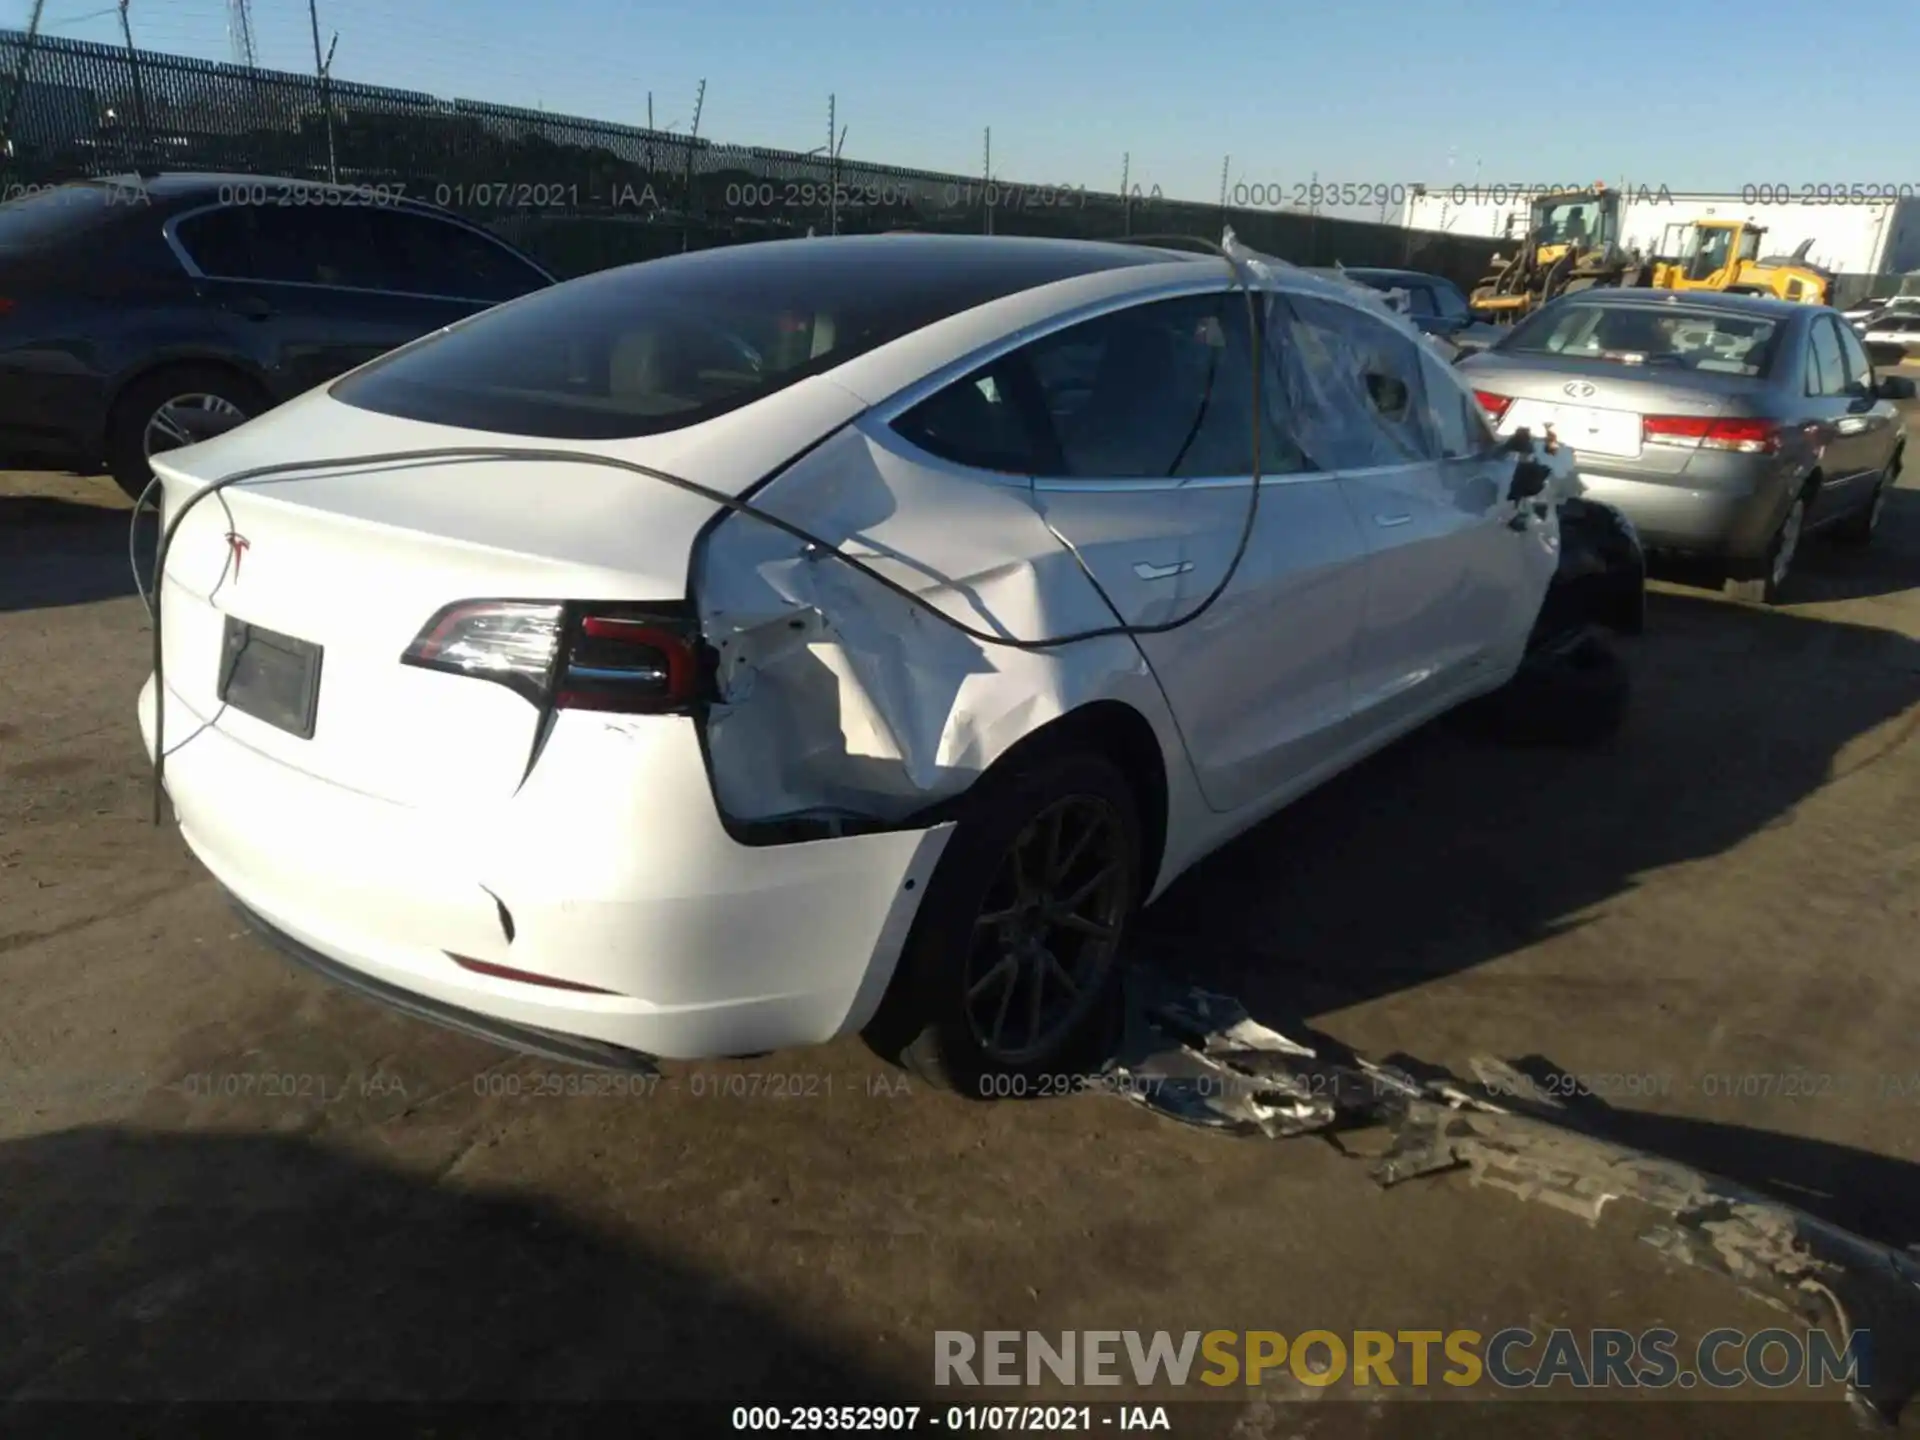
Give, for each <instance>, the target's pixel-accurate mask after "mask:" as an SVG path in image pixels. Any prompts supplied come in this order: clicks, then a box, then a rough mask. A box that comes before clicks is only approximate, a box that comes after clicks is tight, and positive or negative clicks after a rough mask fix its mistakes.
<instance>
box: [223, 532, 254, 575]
mask: <svg viewBox="0 0 1920 1440" xmlns="http://www.w3.org/2000/svg"><path fill="white" fill-rule="evenodd" d="M252 548H253V542H252V541H250V540H248V539H247V537H246V536H244V535H242V534H241V533H240V532H239V531H237V530H229V531H228V532H227V553H228V554H229V555H231V556H233V579H234V583H235V584H236V585H237V584H238V583H239V582H240V560H241V557H242V556H244V555H245V554H246V553H247V551H249V550H251V549H252Z"/></svg>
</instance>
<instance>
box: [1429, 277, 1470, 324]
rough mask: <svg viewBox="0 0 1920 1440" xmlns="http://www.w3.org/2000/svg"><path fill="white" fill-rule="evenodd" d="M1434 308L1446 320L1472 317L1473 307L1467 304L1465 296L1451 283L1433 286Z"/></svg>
mask: <svg viewBox="0 0 1920 1440" xmlns="http://www.w3.org/2000/svg"><path fill="white" fill-rule="evenodd" d="M1433 298H1434V305H1435V308H1436V309H1438V310H1439V312H1440V314H1441V316H1442V317H1443V318H1445V319H1448V320H1467V319H1470V318H1472V315H1473V307H1472V306H1470V305H1468V304H1467V297H1466V296H1464V295H1462V294H1461V293H1460V292H1459V291H1458V290H1456V289H1454V288H1453V286H1451V285H1436V286H1434V287H1433Z"/></svg>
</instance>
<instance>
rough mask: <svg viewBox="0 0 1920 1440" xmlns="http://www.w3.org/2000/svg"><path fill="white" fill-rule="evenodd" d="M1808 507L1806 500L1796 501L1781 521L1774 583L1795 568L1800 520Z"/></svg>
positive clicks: (1777, 583)
mask: <svg viewBox="0 0 1920 1440" xmlns="http://www.w3.org/2000/svg"><path fill="white" fill-rule="evenodd" d="M1806 509H1807V502H1806V501H1804V500H1796V501H1794V502H1793V508H1792V509H1791V510H1789V511H1787V518H1786V519H1785V520H1784V521H1783V522H1782V523H1781V526H1780V543H1779V544H1778V545H1777V546H1776V547H1775V548H1774V552H1773V583H1774V584H1775V585H1776V586H1777V585H1779V584H1780V583H1781V582H1782V581H1784V580H1785V579H1786V578H1787V572H1788V571H1789V570H1791V569H1792V568H1793V553H1794V551H1796V550H1798V549H1799V548H1800V522H1801V520H1802V518H1803V517H1804V516H1805V514H1806ZM1749 573H1751V572H1749Z"/></svg>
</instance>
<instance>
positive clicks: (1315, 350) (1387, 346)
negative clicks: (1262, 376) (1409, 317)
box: [1271, 295, 1442, 470]
mask: <svg viewBox="0 0 1920 1440" xmlns="http://www.w3.org/2000/svg"><path fill="white" fill-rule="evenodd" d="M1271 313H1272V314H1273V316H1274V321H1275V323H1274V327H1273V329H1274V334H1275V339H1276V340H1277V341H1278V342H1279V343H1278V345H1277V346H1276V351H1277V353H1276V355H1275V359H1276V362H1277V364H1278V367H1279V373H1280V381H1281V389H1282V393H1283V394H1284V395H1285V397H1286V405H1287V413H1288V414H1289V415H1290V416H1292V418H1293V424H1294V437H1295V439H1296V440H1297V441H1298V443H1299V445H1300V448H1301V450H1302V451H1304V452H1305V454H1306V455H1307V457H1308V458H1309V459H1310V460H1312V461H1313V462H1314V464H1315V465H1316V466H1318V467H1319V468H1321V469H1324V470H1360V469H1368V468H1376V467H1382V466H1392V465H1410V464H1416V463H1418V462H1420V461H1424V460H1432V459H1437V458H1438V457H1439V456H1440V455H1441V453H1442V450H1441V446H1440V443H1439V440H1438V438H1437V437H1436V436H1435V435H1434V433H1433V431H1432V428H1431V425H1430V422H1429V419H1428V416H1429V407H1428V402H1427V396H1426V382H1425V372H1424V362H1425V360H1426V358H1427V355H1428V354H1429V353H1430V352H1429V351H1428V350H1427V349H1426V347H1424V346H1423V345H1422V344H1421V343H1420V342H1419V341H1418V340H1416V339H1414V338H1413V337H1412V336H1410V335H1403V334H1402V333H1401V332H1400V331H1398V330H1397V329H1394V328H1393V327H1392V326H1390V325H1388V324H1386V323H1384V322H1383V321H1381V320H1378V319H1375V318H1374V317H1373V316H1371V315H1368V314H1365V313H1364V312H1362V311H1361V310H1359V309H1357V308H1356V307H1354V306H1351V305H1343V304H1340V303H1338V302H1336V301H1332V300H1327V299H1323V298H1322V297H1320V296H1317V295H1289V296H1286V297H1284V298H1281V297H1275V303H1274V306H1273V309H1272V312H1271Z"/></svg>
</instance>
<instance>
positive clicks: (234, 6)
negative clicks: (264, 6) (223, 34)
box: [227, 0, 260, 70]
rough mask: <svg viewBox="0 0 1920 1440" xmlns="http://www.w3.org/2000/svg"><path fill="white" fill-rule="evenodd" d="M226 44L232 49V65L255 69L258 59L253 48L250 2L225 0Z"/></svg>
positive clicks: (251, 8)
mask: <svg viewBox="0 0 1920 1440" xmlns="http://www.w3.org/2000/svg"><path fill="white" fill-rule="evenodd" d="M227 44H228V45H229V46H231V47H232V49H233V63H234V64H236V65H244V66H246V67H247V68H248V69H249V70H252V69H256V68H257V67H258V66H259V64H260V61H259V58H258V56H257V54H256V53H255V51H254V48H253V6H252V0H227Z"/></svg>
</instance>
